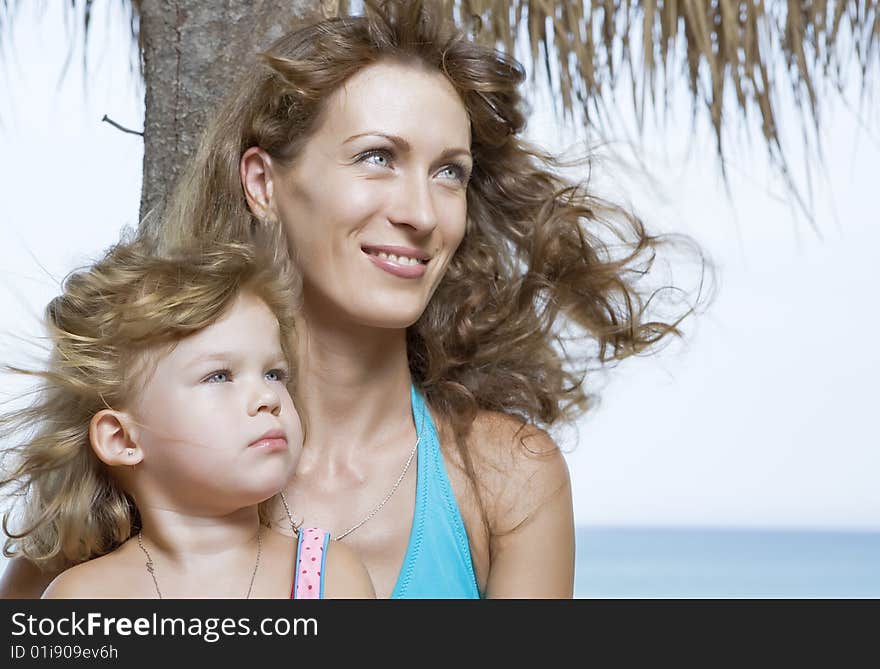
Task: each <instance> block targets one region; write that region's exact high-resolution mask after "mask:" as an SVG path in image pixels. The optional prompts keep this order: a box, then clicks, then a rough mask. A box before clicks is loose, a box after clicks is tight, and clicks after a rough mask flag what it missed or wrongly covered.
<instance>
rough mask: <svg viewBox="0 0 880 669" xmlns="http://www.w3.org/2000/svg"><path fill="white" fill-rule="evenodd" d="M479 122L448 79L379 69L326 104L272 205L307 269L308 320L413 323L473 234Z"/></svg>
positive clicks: (281, 174) (282, 175)
mask: <svg viewBox="0 0 880 669" xmlns="http://www.w3.org/2000/svg"><path fill="white" fill-rule="evenodd" d="M471 169H472V159H471V154H470V122H469V120H468V116H467V112H466V110H465V107H464V105H463V104H462V102H461V100H460V98H459V96H458V94H457V93H456V92H455V90H454V88H453V87H452V85H451V84H450V83H449V82H448V81H447V79H446V78H445V77H444V76H443V75H442V74H440V73H438V72H427V71H424V70H422V69H418V68H415V67H411V66H405V65H399V64H390V63H378V64H375V65H371V66H369V67H367V68H364V69H363V70H361V71H360V72H359V73H357V74H356V75H354V76H353V77H352V78H351V79H350V80H349V81H348V82H346V84H345V85H344V86H343V87H342V88H341V89H340V90H338V91H336V92H335V93H334V94H333V95H331V96H330V98H329V99H328V100H327V107H326V109H325V111H324V116H323V120H322V122H321V125H320V127H319V128H318V130H317V131H316V132H315V134H314V135H313V136H312V137H311V138H310V139H309V140H308V142H307V143H306V144H305V145H304V147H303V150H302V151H301V152H300V154H299V155H298V156H297V157H296V159H295V160H294V162H293V164H292V165H290V166H288V167H278V165H277V163H276V164H275V166H274V167H273V170H274V172H273V183H272V188H271V195H270V199H271V202H272V206H273V209H274V214H275V215H276V216H277V217H278V219H279V220H280V221H281V222H282V224H283V225H284V228H285V232H286V234H287V236H288V239H289V242H290V247H291V251H292V253H293V256H294V257H295V258H296V259H297V262H298V263H299V265H300V267H301V270H302V272H303V283H304V298H305V300H304V301H305V309H306V312H307V317H308V316H309V315H312V316H315V315H324V316H325V317H327V316H329V317H332V318H333V319H334V320H335V322H337V323H339V322H340V319H341V320H343V321H344V320H348V321H350V322H354V323H358V324H361V325H368V326H373V327H385V328H404V327H407V326H409V325H411V324H412V323H414V322H415V321H416V320H418V318H419V317H420V316H421V314H422V312H423V311H424V310H425V307H426V306H427V304H428V301H429V300H430V298H431V295H432V294H433V293H434V290H435V289H436V288H437V286H438V285H439V283H440V281H441V279H442V278H443V275H444V273H445V272H446V268H447V266H448V264H449V261H450V259H451V258H452V255H453V254H454V253H455V250H456V248H458V245H459V243H460V242H461V239H462V237H463V235H464V231H465V219H466V216H467V182H468V178H469V175H470V171H471Z"/></svg>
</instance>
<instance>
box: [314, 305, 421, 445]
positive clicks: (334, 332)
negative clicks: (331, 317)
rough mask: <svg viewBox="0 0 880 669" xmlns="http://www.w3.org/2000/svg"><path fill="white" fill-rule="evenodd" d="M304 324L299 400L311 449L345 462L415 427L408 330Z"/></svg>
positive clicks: (317, 320) (317, 319) (318, 319)
mask: <svg viewBox="0 0 880 669" xmlns="http://www.w3.org/2000/svg"><path fill="white" fill-rule="evenodd" d="M302 325H303V327H301V328H300V330H299V332H300V338H299V350H298V359H299V361H300V363H299V365H298V371H297V374H298V376H297V381H298V383H297V396H298V403H299V406H300V408H301V409H302V411H303V413H304V415H305V419H306V425H307V436H306V441H307V444H309V445H312V444H320V445H321V450H322V451H324V452H336V453H339V454H341V456H342V457H343V458H344V457H345V453H350V452H351V451H352V450H353V449H354V450H357V445H359V444H360V445H362V444H366V443H370V442H382V441H385V440H386V439H387V438H388V437H389V436H393V435H396V434H398V433H399V432H400V431H401V430H402V429H406V427H407V426H408V425H410V424H411V420H412V413H411V411H410V401H409V398H410V385H411V377H410V371H409V362H408V360H407V348H406V330H405V329H394V330H392V329H380V328H371V327H364V326H352V327H349V328H346V327H341V326H340V323H339V322H338V321H336V322H331V323H327V325H326V327H324V326H322V322H321V319H320V318H315V317H311V316H308V315H307V316H306V318H305V319H304V322H303V324H302Z"/></svg>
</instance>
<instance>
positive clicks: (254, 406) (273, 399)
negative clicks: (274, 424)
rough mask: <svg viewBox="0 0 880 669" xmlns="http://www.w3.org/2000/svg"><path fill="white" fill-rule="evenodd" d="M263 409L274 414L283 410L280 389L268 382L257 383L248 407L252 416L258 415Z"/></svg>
mask: <svg viewBox="0 0 880 669" xmlns="http://www.w3.org/2000/svg"><path fill="white" fill-rule="evenodd" d="M261 411H268V412H269V413H271V414H272V415H273V416H277V415H278V414H279V413H280V412H281V398H280V397H279V396H278V391H277V390H275V389H274V388H273V387H272V386H270V385H269V384H267V383H266V382H263V383H261V384H259V385H257V387H256V388H255V389H254V390H253V392H252V396H251V400H250V403H249V407H248V413H249V414H250V415H251V416H256V415H257V414H258V413H260V412H261Z"/></svg>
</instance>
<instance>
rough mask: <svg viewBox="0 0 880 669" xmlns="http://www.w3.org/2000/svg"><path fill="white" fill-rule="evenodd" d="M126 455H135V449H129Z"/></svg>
mask: <svg viewBox="0 0 880 669" xmlns="http://www.w3.org/2000/svg"><path fill="white" fill-rule="evenodd" d="M125 454H126V455H127V456H128V457H131V456H132V455H134V449H133V448H129V449H128V450H127V451H125Z"/></svg>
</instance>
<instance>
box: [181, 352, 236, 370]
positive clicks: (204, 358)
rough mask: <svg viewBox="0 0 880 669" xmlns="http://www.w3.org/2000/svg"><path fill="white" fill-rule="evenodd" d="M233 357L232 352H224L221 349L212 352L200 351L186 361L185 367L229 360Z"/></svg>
mask: <svg viewBox="0 0 880 669" xmlns="http://www.w3.org/2000/svg"><path fill="white" fill-rule="evenodd" d="M234 357H235V354H234V353H226V352H223V351H215V352H212V353H202V354H200V355H197V356H196V357H195V358H193V359H192V360H190V361H189V362H187V363H186V365H185V366H186V367H196V366H197V365H200V364H202V363H206V362H224V363H225V362H229V360H231V359H232V358H234Z"/></svg>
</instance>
